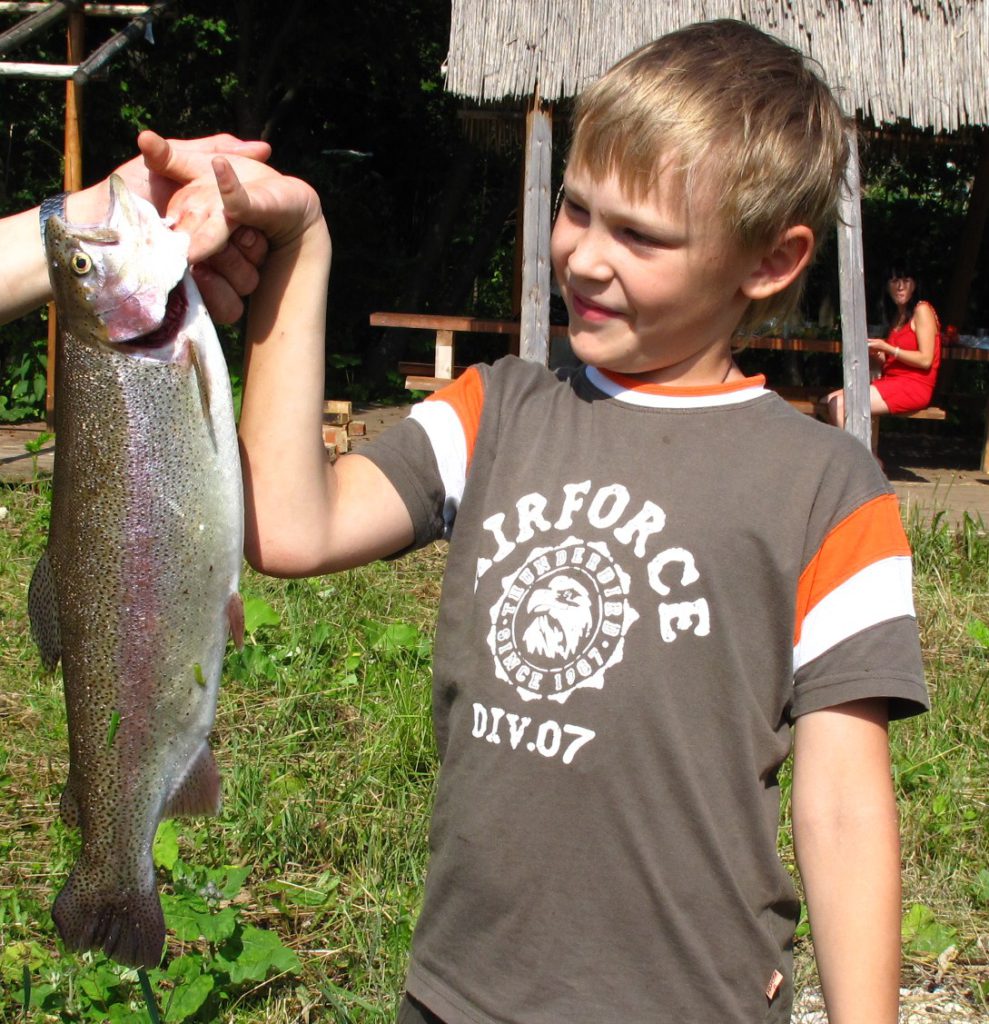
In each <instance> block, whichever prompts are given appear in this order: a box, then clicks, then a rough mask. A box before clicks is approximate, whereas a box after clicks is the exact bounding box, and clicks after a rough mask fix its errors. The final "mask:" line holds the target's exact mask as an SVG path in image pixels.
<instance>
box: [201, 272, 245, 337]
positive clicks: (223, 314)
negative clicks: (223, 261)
mask: <svg viewBox="0 0 989 1024" xmlns="http://www.w3.org/2000/svg"><path fill="white" fill-rule="evenodd" d="M192 276H193V278H194V279H195V281H196V286H197V287H198V288H199V291H200V293H201V294H202V296H203V302H204V303H205V304H206V308H207V310H209V315H210V316H211V317H212V318H213V321H214V322H215V323H218V324H232V323H236V322H237V321H238V320H239V319H240V318H241V317H242V316H243V315H244V303H243V301H242V300H241V297H240V296H239V295H238V294H237V292H236V291H235V290H234V289H233V287H232V286H231V285H230V282H229V281H227V280H226V279H225V278H223V277H222V276H221V275H220V274H217V273H215V272H214V271H213V270H211V269H210V267H209V266H207V265H206V264H205V263H199V264H197V265H196V266H194V267H193V268H192Z"/></svg>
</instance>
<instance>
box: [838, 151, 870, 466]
mask: <svg viewBox="0 0 989 1024" xmlns="http://www.w3.org/2000/svg"><path fill="white" fill-rule="evenodd" d="M848 142H849V154H848V167H847V169H846V171H845V186H844V188H843V189H842V192H841V201H840V204H839V210H838V279H839V282H840V287H841V358H842V369H843V372H844V381H845V385H844V388H845V429H846V430H847V431H848V432H849V433H850V434H851V435H852V436H853V437H857V438H858V439H859V440H860V441H861V442H862V444H864V445H865V446H866V448H869V449H871V448H872V418H871V415H870V412H869V406H870V398H869V347H868V327H867V324H866V307H865V262H864V260H863V257H862V186H861V180H860V177H859V153H858V141H857V139H856V137H855V133H854V131H851V132H849V133H848Z"/></svg>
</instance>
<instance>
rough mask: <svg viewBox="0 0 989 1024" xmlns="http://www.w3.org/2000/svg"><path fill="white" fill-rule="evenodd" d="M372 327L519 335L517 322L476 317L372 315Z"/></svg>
mask: <svg viewBox="0 0 989 1024" xmlns="http://www.w3.org/2000/svg"><path fill="white" fill-rule="evenodd" d="M369 321H370V324H371V326H372V327H406V328H410V329H412V330H422V331H466V332H469V333H471V334H518V333H519V330H520V328H519V322H518V321H517V320H482V319H480V318H478V317H474V316H435V315H434V314H432V313H386V312H378V313H372V314H371V316H370V318H369Z"/></svg>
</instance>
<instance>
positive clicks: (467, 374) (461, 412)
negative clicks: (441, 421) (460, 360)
mask: <svg viewBox="0 0 989 1024" xmlns="http://www.w3.org/2000/svg"><path fill="white" fill-rule="evenodd" d="M426 401H427V402H446V403H447V405H449V406H450V407H451V408H452V409H453V411H454V412H455V413H456V414H457V419H458V420H460V426H461V427H462V428H463V431H464V444H465V445H466V447H467V468H468V469H469V468H470V464H471V462H472V460H473V458H474V445H475V444H476V443H477V431H478V428H479V426H480V423H481V411H482V410H483V408H484V382H483V381H482V380H481V375H480V373H479V372H478V370H477V368H476V367H474V366H471V367H468V369H466V370H465V371H464V372H463V373H462V374H461V375H460V376H459V377H458V378H457V379H456V380H455V381H454V382H453V383H452V384H448V385H447V386H446V387H445V388H443V389H442V390H441V391H435V392H434V393H433V394H431V395H429V397H428V398H427V399H426Z"/></svg>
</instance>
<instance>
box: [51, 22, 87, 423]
mask: <svg viewBox="0 0 989 1024" xmlns="http://www.w3.org/2000/svg"><path fill="white" fill-rule="evenodd" d="M67 35H68V61H69V64H79V63H80V62H81V61H82V58H83V51H84V49H85V45H86V44H85V39H86V16H85V15H84V14H83V12H82V11H81V10H79V11H72V12H70V14H69V27H68V33H67ZM81 188H82V86H81V85H77V84H76V83H75V82H74V81H73V80H72V79H71V78H70V79H69V80H68V81H67V82H66V83H65V173H64V189H65V191H66V192H77V191H78V190H79V189H81ZM60 358H61V353H60V352H59V351H58V322H57V316H56V314H55V303H54V302H50V303H49V304H48V370H47V378H48V381H47V383H48V390H47V394H46V395H45V422H46V423H47V424H48V427H49V428H53V427H54V426H55V366H56V364H57V362H58V361H59V359H60Z"/></svg>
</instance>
